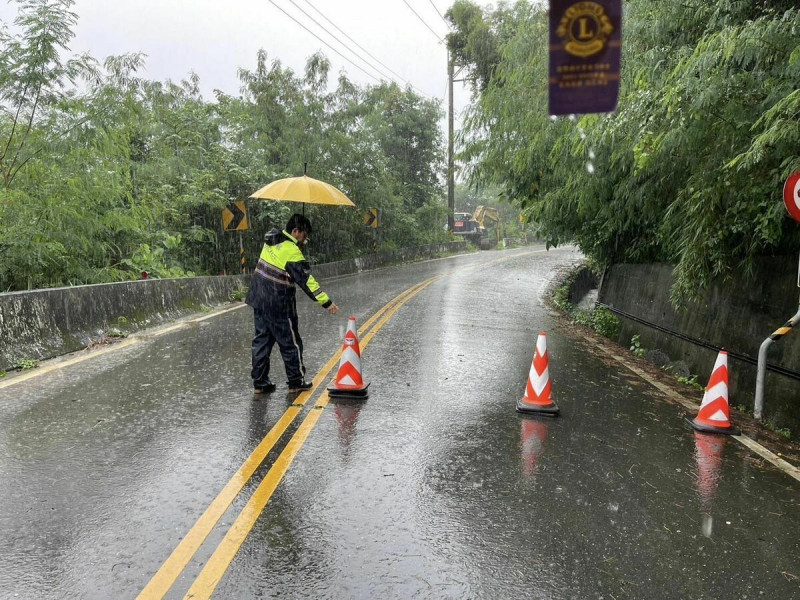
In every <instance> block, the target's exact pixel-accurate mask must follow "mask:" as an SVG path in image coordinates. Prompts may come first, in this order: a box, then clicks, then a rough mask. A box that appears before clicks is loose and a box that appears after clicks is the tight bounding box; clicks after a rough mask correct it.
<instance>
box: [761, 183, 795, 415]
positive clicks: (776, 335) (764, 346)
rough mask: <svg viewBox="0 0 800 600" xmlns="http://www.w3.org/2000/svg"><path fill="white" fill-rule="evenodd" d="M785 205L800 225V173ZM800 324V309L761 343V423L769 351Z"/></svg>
mask: <svg viewBox="0 0 800 600" xmlns="http://www.w3.org/2000/svg"><path fill="white" fill-rule="evenodd" d="M783 204H784V205H785V206H786V210H787V211H789V216H791V217H792V218H793V219H794V220H795V221H797V222H798V223H800V171H798V172H797V173H792V174H791V175H790V176H789V178H788V179H787V180H786V183H784V184H783ZM797 286H798V287H800V260H798V266H797ZM798 323H800V308H798V310H797V312H796V313H795V315H794V316H793V317H792V318H791V319H789V320H788V321H787V322H786V323H785V324H784V325H783V327H781V328H780V329H778V330H776V331H775V332H773V333H772V335H770V336H769V337H768V338H767V339H765V340H764V341H763V342H761V347H760V348H759V349H758V370H757V371H756V397H755V404H754V405H753V416H754V417H755V418H756V419H757V420H758V421H760V420H761V419H762V418H763V416H764V382H765V379H766V375H767V350H769V347H770V346H771V345H772V343H773V342H776V341H778V340H779V339H781V338H782V337H783V336H784V335H786V334H787V333H789V332H790V331H791V330H792V329H793V328H794V326H795V325H797V324H798Z"/></svg>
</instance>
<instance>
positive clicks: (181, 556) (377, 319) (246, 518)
mask: <svg viewBox="0 0 800 600" xmlns="http://www.w3.org/2000/svg"><path fill="white" fill-rule="evenodd" d="M535 252H542V251H541V250H539V251H533V252H525V253H515V254H513V255H511V256H503V257H501V258H499V259H494V260H490V261H483V262H480V263H476V264H473V265H468V266H466V267H461V268H459V269H456V270H453V271H449V272H446V273H443V274H440V275H437V276H434V277H431V278H429V279H426V280H425V281H422V282H421V283H418V284H417V285H414V286H412V287H410V288H409V289H407V290H405V291H403V292H401V293H400V294H398V295H397V296H396V297H395V298H393V299H392V300H391V301H389V302H388V303H387V304H386V305H385V306H384V307H383V308H381V309H380V310H379V311H378V312H377V313H375V314H374V315H373V316H372V317H370V318H369V319H368V320H367V321H366V322H365V323H364V325H362V327H361V328H359V330H358V334H359V339H360V347H361V349H362V350H363V349H364V348H366V347H367V346H368V345H369V343H370V341H371V340H372V338H373V337H374V336H375V334H376V333H378V331H380V330H381V328H383V326H384V325H385V324H386V323H387V322H388V321H389V319H391V318H392V316H394V314H395V313H396V312H397V311H398V310H399V309H400V308H401V307H402V306H403V305H404V304H405V303H406V302H408V301H409V300H411V299H412V298H414V297H415V296H416V295H417V294H419V293H420V292H421V291H422V290H424V289H425V288H426V287H428V286H429V285H431V284H432V283H435V282H436V281H439V280H440V279H443V278H445V277H449V276H451V275H453V274H454V273H457V272H460V271H463V270H466V269H471V268H476V267H480V266H485V265H487V264H491V263H496V262H500V261H503V260H508V259H510V258H517V257H520V256H525V255H527V254H532V253H535ZM373 325H374V326H373ZM340 358H341V350H339V351H338V352H337V353H336V354H334V356H333V357H331V359H330V360H329V361H328V362H327V363H326V364H325V365H324V366H323V367H322V369H320V371H319V372H318V373H317V374H316V376H315V377H314V379H313V380H312V387H311V389H310V390H308V391H307V392H304V393H302V394H301V395H300V396H299V397H298V398H297V400H296V401H295V402H294V404H292V406H290V407H289V408H287V409H286V412H284V414H283V415H282V416H281V418H280V419H279V420H278V421H277V422H276V423H275V425H274V426H273V427H272V429H270V431H269V433H267V435H266V436H265V437H264V439H263V440H262V441H261V443H260V444H259V445H258V446H257V447H256V448H255V450H253V452H252V453H251V454H250V456H249V457H248V458H247V460H245V462H244V464H242V466H241V467H239V469H238V470H237V471H236V473H235V474H234V475H233V477H232V478H231V480H230V481H229V482H228V483H227V485H225V487H224V488H223V489H222V491H221V492H220V493H219V494H218V495H217V497H216V498H215V499H214V500H213V501H212V502H211V504H210V505H209V507H208V508H207V509H206V511H205V512H204V513H203V514H202V515H201V516H200V518H199V519H198V520H197V522H196V523H195V524H194V526H193V527H192V528H191V529H190V530H189V532H188V533H187V534H186V536H185V537H184V538H183V539H182V540H181V542H180V543H179V544H178V546H177V547H176V548H175V550H173V551H172V554H170V556H169V557H168V558H167V560H166V561H165V562H164V564H163V565H162V566H161V568H160V569H159V570H158V572H157V573H156V574H155V575H154V576H153V578H152V579H151V580H150V582H149V583H148V584H147V585H146V586H145V588H144V589H143V590H142V591H141V593H140V594H139V596H138V597H137V600H153V599H161V598H163V597H164V595H166V593H167V592H168V591H169V589H170V588H171V587H172V585H173V584H174V583H175V581H176V580H177V578H178V577H179V576H180V574H181V573H182V572H183V570H184V569H185V568H186V565H188V564H189V561H190V560H191V559H192V557H193V556H194V555H195V553H196V552H197V551H198V550H199V549H200V547H201V546H202V545H203V543H204V542H205V540H206V538H207V537H208V535H209V534H210V533H211V531H212V530H213V529H214V527H215V526H216V524H217V523H218V522H219V520H220V519H221V518H222V516H223V514H225V512H226V511H227V510H228V508H229V507H230V505H231V503H232V502H233V500H234V499H235V498H236V497H237V496H238V494H239V492H240V491H241V490H242V488H243V487H244V486H245V484H246V483H247V482H248V481H249V480H250V478H251V477H252V475H253V473H255V471H256V469H257V468H258V467H259V466H260V465H261V463H262V462H263V461H264V459H265V458H266V456H267V454H269V452H270V451H271V450H272V448H273V447H274V446H275V444H276V443H277V441H278V440H279V439H280V438H281V437H282V436H283V434H284V433H285V432H286V430H287V429H288V427H289V426H290V425H291V423H292V422H293V421H294V420H295V418H296V417H297V416H298V415H299V414H300V413H301V412H302V411H303V408H304V407H305V404H306V403H307V402H308V400H309V399H310V398H311V397H312V396H313V395H314V394H315V393H316V391H317V388H318V387H319V386H320V384H321V383H322V382H323V381H324V380H325V379H326V378H327V377H328V375H329V373H330V372H331V370H332V369H333V368H334V367H335V366H336V364H337V362H338V361H339V359H340ZM329 401H330V398H329V397H328V393H327V391H325V392H323V394H322V395H321V396H320V398H319V399H318V400H317V402H316V403H315V404H314V406H313V407H312V409H311V410H310V411H309V412H308V414H307V415H306V417H305V419H304V420H303V422H302V423H301V424H300V426H299V427H298V429H297V431H296V432H295V433H294V435H293V436H292V438H291V439H290V440H289V442H288V443H287V444H286V446H285V447H284V449H283V451H282V452H281V453H280V455H279V456H278V458H277V459H276V460H275V462H274V463H273V465H272V466H271V467H270V469H269V471H268V472H267V474H266V476H265V477H264V479H263V480H262V482H261V483H260V484H259V486H258V488H256V491H255V492H254V493H253V495H252V497H251V498H250V500H249V501H248V503H247V505H246V506H245V507H244V509H242V512H241V513H240V514H239V516H238V517H237V518H236V521H234V523H233V525H232V526H231V528H230V529H229V530H228V532H227V534H226V535H225V537H224V538H223V540H222V541H221V542H220V543H219V545H218V546H217V548H216V550H215V551H214V553H213V555H212V556H211V558H210V559H209V560H208V562H207V563H206V565H205V567H204V568H203V570H202V571H201V572H200V574H199V575H198V576H197V578H196V579H195V581H194V583H193V584H192V586H191V588H190V589H189V591H188V593H187V594H186V596H185V598H186V599H188V598H191V599H198V598H210V597H211V594H212V593H213V592H214V590H215V589H216V587H217V585H218V584H219V582H220V580H221V579H222V577H223V575H224V574H225V571H226V570H227V569H228V566H229V565H230V563H231V561H232V560H233V558H234V557H235V556H236V553H237V552H238V551H239V548H240V547H241V545H242V543H243V542H244V540H245V539H246V538H247V536H248V535H249V533H250V531H251V530H252V528H253V526H254V525H255V523H256V521H257V520H258V517H259V516H260V515H261V512H262V511H263V510H264V507H265V506H266V505H267V503H268V502H269V500H270V498H271V497H272V494H273V492H274V491H275V489H276V488H277V487H278V485H279V484H280V482H281V480H282V479H283V476H284V475H285V474H286V472H287V470H288V469H289V467H290V466H291V464H292V461H293V460H294V458H295V456H297V453H298V452H299V451H300V448H301V447H302V446H303V444H304V443H305V441H306V439H307V438H308V436H309V434H310V433H311V430H312V429H313V428H314V426H315V425H316V423H317V421H318V420H319V418H320V416H321V415H322V410H323V409H324V408H325V407H326V406H327V405H328V403H329Z"/></svg>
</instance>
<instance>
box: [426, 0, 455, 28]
mask: <svg viewBox="0 0 800 600" xmlns="http://www.w3.org/2000/svg"><path fill="white" fill-rule="evenodd" d="M428 2H430V3H431V6H432V7H433V10H435V11H436V14H437V15H439V17H441V19H442V21H444V24H445V25H447V28H448V29H449V28H450V23H448V22H447V19H445V18H444V15H442V13H441V12H439V9H438V8H436V5H435V4H434V3H433V0H428Z"/></svg>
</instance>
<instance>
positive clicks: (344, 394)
mask: <svg viewBox="0 0 800 600" xmlns="http://www.w3.org/2000/svg"><path fill="white" fill-rule="evenodd" d="M368 387H369V384H367V385H365V386H364V387H363V388H362V389H360V390H340V389H339V388H335V387H333V386H331V387H329V388H328V396H330V397H331V398H336V399H337V400H366V399H367V398H369V392H368V391H367V388H368Z"/></svg>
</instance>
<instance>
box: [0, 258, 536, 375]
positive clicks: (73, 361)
mask: <svg viewBox="0 0 800 600" xmlns="http://www.w3.org/2000/svg"><path fill="white" fill-rule="evenodd" d="M538 252H541V251H538ZM526 254H528V253H520V254H517V255H515V256H525V255H526ZM449 258H454V257H447V259H449ZM505 258H513V256H509V257H505ZM442 260H446V259H442ZM500 260H502V259H500ZM492 262H496V261H487V262H485V263H477V264H475V265H468V266H466V267H462V268H464V269H466V268H470V267H473V266H482V265H485V264H489V263H492ZM406 291H408V290H406ZM245 306H247V305H246V304H244V303H242V304H238V305H236V306H233V307H230V308H224V309H222V310H217V311H214V312H212V313H211V314H208V315H204V316H202V317H198V318H195V319H189V320H187V321H184V322H182V323H178V324H176V325H172V326H170V327H165V328H164V329H158V330H155V331H142V332H139V333H137V334H135V337H130V338H128V339H127V340H125V341H123V342H118V343H116V344H113V345H111V346H109V347H108V348H103V349H102V350H92V351H88V352H87V351H84V352H86V353H85V354H82V355H81V356H76V357H74V358H70V359H67V360H64V361H61V362H58V363H54V364H51V365H46V366H43V367H40V368H38V369H34V370H31V371H28V372H27V373H22V374H21V375H17V376H12V377H10V378H9V379H6V380H4V381H0V390H2V389H4V388H7V387H11V386H12V385H16V384H18V383H23V382H25V381H29V380H31V379H34V378H35V377H41V376H42V375H47V374H48V373H52V372H53V371H58V370H61V369H64V368H66V367H71V366H72V365H77V364H78V363H82V362H83V361H85V360H89V359H90V358H97V357H99V356H103V355H105V354H109V353H111V352H116V351H117V350H122V349H123V348H128V347H129V346H133V345H134V344H136V343H138V342H139V341H141V340H147V339H154V338H158V337H161V336H163V335H166V334H168V333H171V332H173V331H176V330H178V329H185V328H186V327H188V326H189V325H191V324H192V323H200V322H201V321H205V320H207V319H213V318H215V317H219V316H220V315H224V314H226V313H229V312H232V311H234V310H239V309H241V308H244V307H245ZM365 326H366V324H365Z"/></svg>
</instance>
